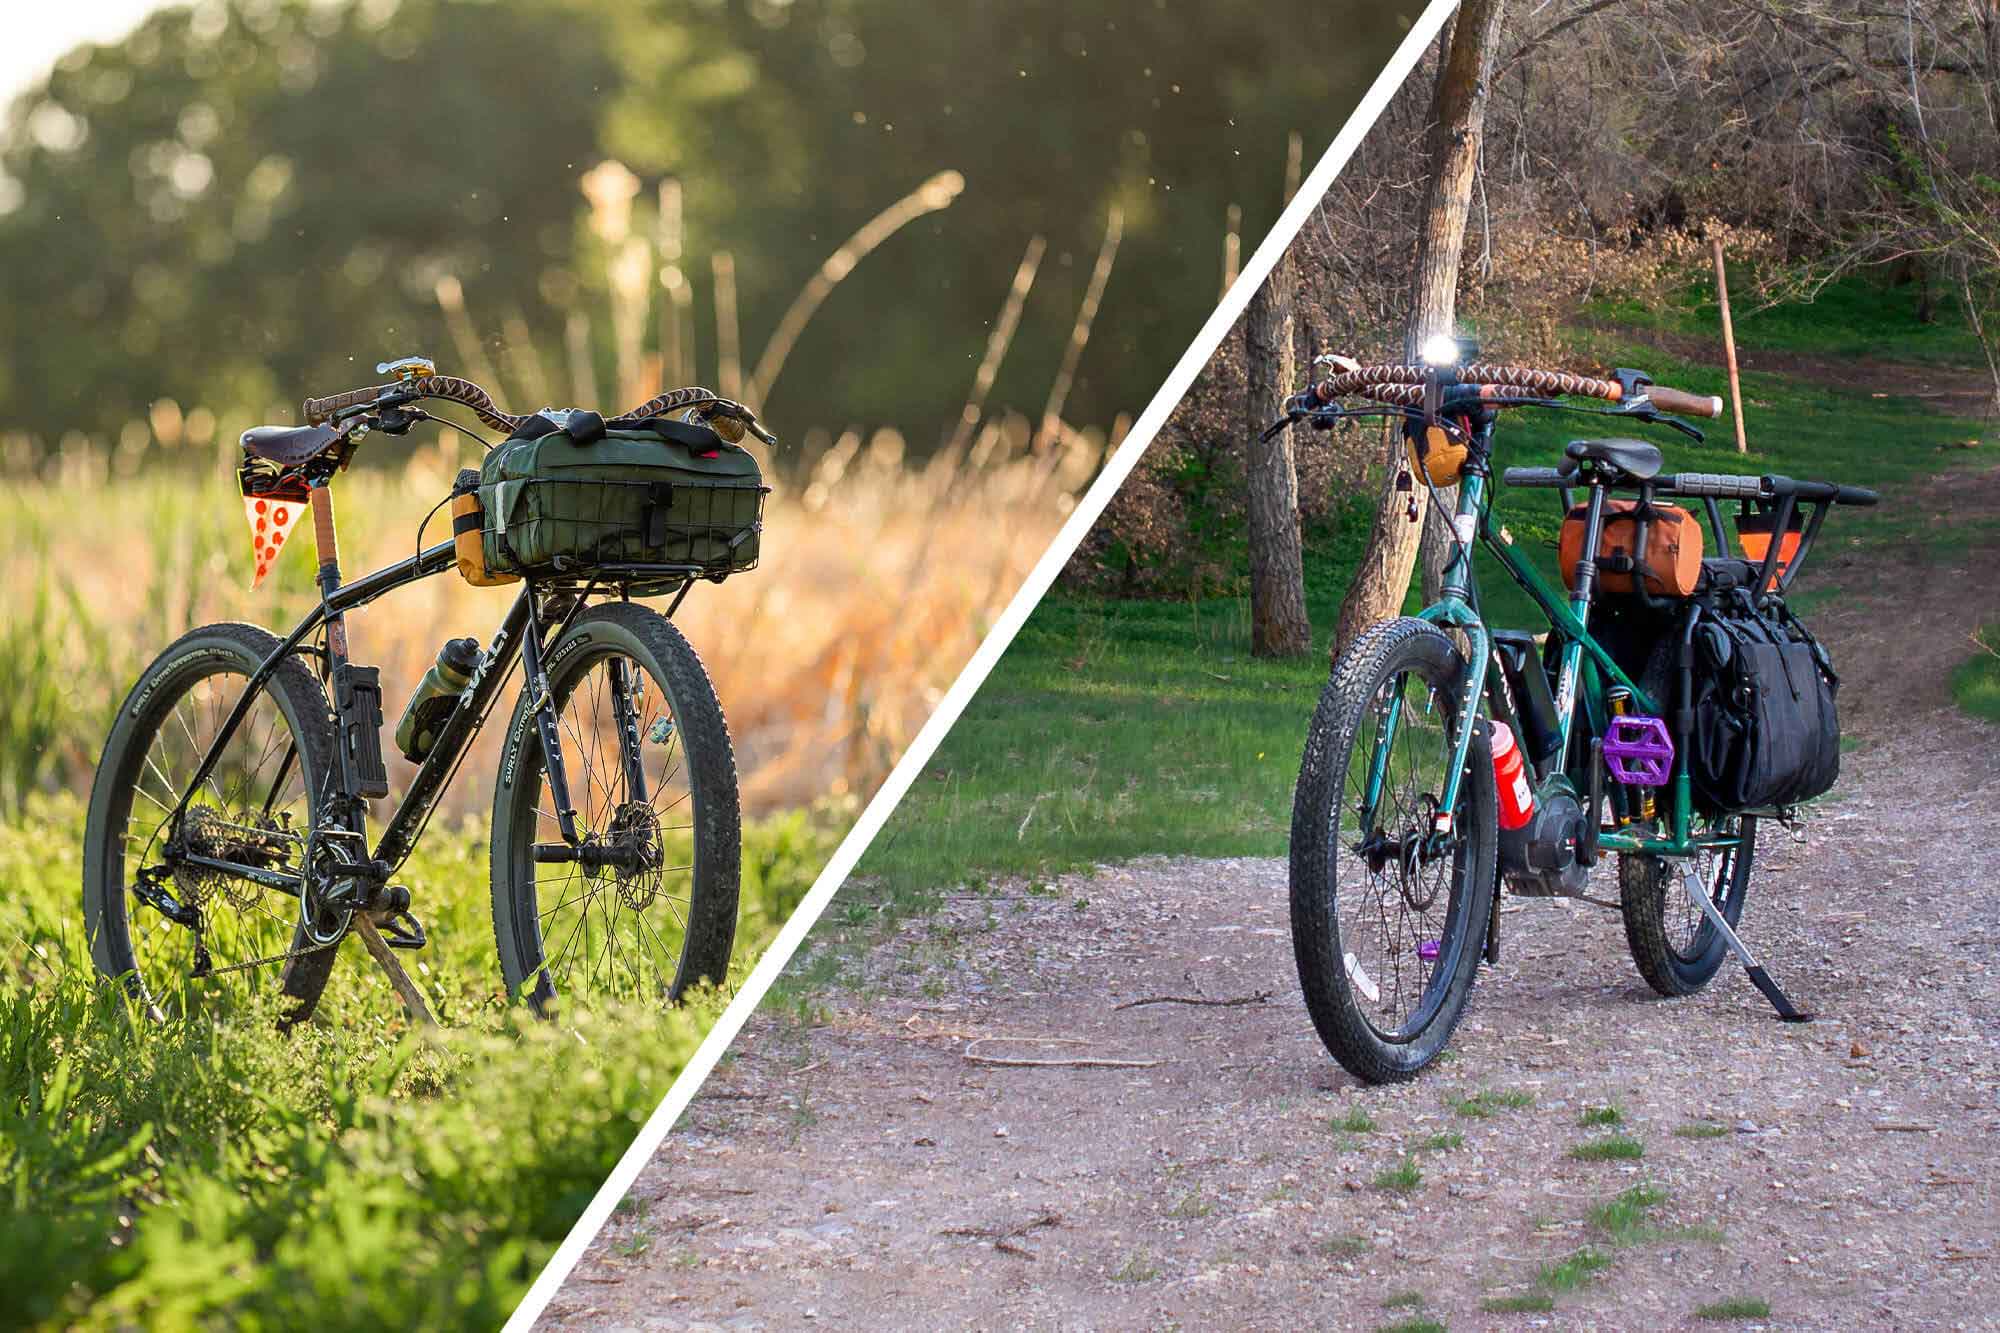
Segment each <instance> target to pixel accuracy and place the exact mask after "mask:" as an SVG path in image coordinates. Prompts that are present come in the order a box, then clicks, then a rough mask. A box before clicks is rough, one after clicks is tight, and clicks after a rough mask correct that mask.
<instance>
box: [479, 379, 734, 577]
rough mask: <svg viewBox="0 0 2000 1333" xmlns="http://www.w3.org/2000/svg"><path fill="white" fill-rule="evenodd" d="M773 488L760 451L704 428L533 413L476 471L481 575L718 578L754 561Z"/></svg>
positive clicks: (576, 414)
mask: <svg viewBox="0 0 2000 1333" xmlns="http://www.w3.org/2000/svg"><path fill="white" fill-rule="evenodd" d="M558 418H560V420H558ZM769 491H770V488H769V487H767V486H765V485H764V478H763V473H762V471H761V469H759V467H758V466H757V459H756V457H755V456H754V455H753V454H751V453H750V452H749V451H748V450H747V449H743V448H740V447H739V446H737V445H733V444H730V443H729V442H727V441H726V440H724V439H723V438H722V437H721V436H719V435H717V434H716V433H715V432H714V431H712V430H710V429H709V428H708V427H706V426H701V425H695V424H693V423H690V422H684V421H672V420H668V419H666V418H661V417H656V418H654V419H652V420H650V421H646V422H641V423H639V424H636V425H632V426H619V427H617V428H615V429H606V428H605V426H604V421H603V418H602V417H600V416H598V415H597V414H596V413H595V412H569V413H538V414H536V415H535V416H533V417H530V418H529V419H528V421H527V422H525V423H523V425H522V426H521V428H520V429H519V430H518V431H516V432H515V434H514V435H513V436H511V437H509V438H508V439H507V440H505V441H504V442H502V443H501V444H499V445H498V446H496V447H495V448H494V449H493V451H492V452H491V453H489V454H487V456H486V461H485V464H484V465H483V466H482V467H481V468H480V470H479V508H480V544H481V549H482V554H483V555H484V563H485V566H486V573H487V574H488V575H489V576H490V575H496V574H520V575H530V576H534V577H537V578H541V577H549V576H557V577H574V578H581V579H591V578H594V579H598V580H600V581H602V582H605V583H612V584H619V585H622V586H626V587H628V588H629V589H630V590H631V591H633V592H658V591H663V590H668V589H672V588H674V587H677V586H679V585H681V584H683V583H685V582H687V581H688V580H689V579H691V578H709V579H716V580H720V579H723V578H725V577H727V576H728V575H730V574H737V573H741V572H743V571H744V570H747V569H750V568H752V567H753V566H755V565H756V563H757V556H758V547H759V544H760V539H761V537H762V533H763V526H764V523H763V513H764V497H765V495H767V494H768V493H769Z"/></svg>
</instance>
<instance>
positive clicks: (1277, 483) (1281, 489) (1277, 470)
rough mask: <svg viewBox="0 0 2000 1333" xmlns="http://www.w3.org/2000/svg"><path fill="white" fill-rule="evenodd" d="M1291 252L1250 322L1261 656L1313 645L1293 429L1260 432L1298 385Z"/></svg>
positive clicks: (1253, 605)
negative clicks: (1267, 434) (1269, 433)
mask: <svg viewBox="0 0 2000 1333" xmlns="http://www.w3.org/2000/svg"><path fill="white" fill-rule="evenodd" d="M1295 284H1296V277H1295V275H1294V273H1293V269H1292V261H1291V259H1290V257H1289V256H1287V257H1286V258H1285V259H1283V260H1281V261H1280V262H1279V264H1278V266H1277V267H1276V268H1275V269H1273V270H1271V275H1270V276H1269V277H1268V278H1266V279H1265V280H1264V282H1263V284H1262V285H1261V286H1260V287H1258V288H1257V291H1256V293H1255V294H1254V295H1252V296H1251V298H1250V308H1249V310H1248V311H1247V312H1246V313H1245V317H1244V322H1243V351H1244V360H1245V361H1246V362H1247V363H1248V368H1249V372H1250V374H1249V379H1250V389H1249V394H1248V396H1247V397H1248V402H1247V404H1246V406H1247V409H1248V416H1249V426H1250V429H1251V431H1252V432H1253V433H1252V435H1251V436H1250V469H1249V471H1250V475H1249V477H1248V478H1247V479H1246V480H1247V483H1248V490H1249V499H1250V652H1251V654H1252V655H1253V656H1256V657H1298V656H1302V655H1304V654H1306V653H1309V652H1311V651H1312V622H1311V621H1310V620H1309V619H1307V616H1306V583H1305V563H1304V557H1303V554H1302V553H1301V551H1300V549H1299V476H1298V469H1297V467H1296V466H1295V465H1294V463H1293V459H1292V433H1291V432H1290V431H1288V430H1286V431H1280V432H1278V434H1277V435H1275V436H1273V437H1272V438H1271V439H1269V440H1263V439H1259V438H1258V436H1259V435H1260V434H1261V433H1262V431H1263V428H1264V426H1265V424H1266V423H1268V422H1272V421H1276V420H1277V419H1278V418H1279V417H1280V416H1282V415H1284V401H1285V395H1286V394H1287V393H1289V392H1290V391H1291V389H1292V387H1293V380H1294V378H1295V372H1294V369H1293V355H1292V338H1293V325H1292V289H1293V287H1294V286H1295Z"/></svg>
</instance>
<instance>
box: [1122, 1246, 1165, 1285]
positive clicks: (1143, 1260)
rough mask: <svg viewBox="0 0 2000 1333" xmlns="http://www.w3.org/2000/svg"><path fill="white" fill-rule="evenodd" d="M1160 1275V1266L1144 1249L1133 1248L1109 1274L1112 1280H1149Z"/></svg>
mask: <svg viewBox="0 0 2000 1333" xmlns="http://www.w3.org/2000/svg"><path fill="white" fill-rule="evenodd" d="M1159 1275H1160V1266H1159V1265H1158V1264H1157V1263H1155V1262H1153V1256H1152V1255H1150V1254H1148V1253H1146V1252H1145V1251H1144V1250H1133V1251H1132V1252H1131V1253H1129V1254H1127V1255H1126V1256H1125V1262H1124V1263H1122V1264H1120V1265H1119V1266H1118V1267H1117V1268H1116V1269H1115V1270H1113V1271H1112V1273H1111V1274H1110V1278H1111V1280H1112V1281H1113V1282H1151V1281H1152V1280H1153V1279H1154V1278H1156V1277H1158V1276H1159Z"/></svg>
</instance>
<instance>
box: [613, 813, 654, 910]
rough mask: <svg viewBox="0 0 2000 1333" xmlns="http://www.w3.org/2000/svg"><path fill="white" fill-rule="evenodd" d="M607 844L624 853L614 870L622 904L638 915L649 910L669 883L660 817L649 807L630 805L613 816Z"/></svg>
mask: <svg viewBox="0 0 2000 1333" xmlns="http://www.w3.org/2000/svg"><path fill="white" fill-rule="evenodd" d="M606 841H607V842H609V843H610V844H611V846H612V847H614V848H616V849H617V850H618V852H619V853H620V854H621V855H620V861H621V864H620V865H618V867H617V869H616V870H615V871H614V882H615V883H616V884H617V886H618V899H619V901H620V902H622V903H624V904H625V905H626V906H627V907H629V908H631V909H632V910H633V911H635V912H643V911H645V910H646V909H647V908H648V907H651V906H652V905H653V899H655V898H657V897H659V894H660V890H661V888H662V887H664V885H665V883H666V872H665V870H663V869H662V868H661V863H662V862H663V861H664V860H665V859H666V858H665V857H664V856H663V855H661V841H660V816H659V814H658V813H657V812H656V811H655V810H654V809H653V808H652V807H651V806H649V805H641V804H639V803H637V802H635V801H628V802H626V803H625V804H623V805H621V806H619V807H618V812H617V813H616V814H614V815H613V816H612V817H611V827H610V829H609V830H608V831H607V834H606Z"/></svg>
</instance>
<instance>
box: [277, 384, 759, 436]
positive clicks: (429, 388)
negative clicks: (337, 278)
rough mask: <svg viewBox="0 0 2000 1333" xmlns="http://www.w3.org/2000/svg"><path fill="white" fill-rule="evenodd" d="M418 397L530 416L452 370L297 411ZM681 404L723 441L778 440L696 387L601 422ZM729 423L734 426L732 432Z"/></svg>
mask: <svg viewBox="0 0 2000 1333" xmlns="http://www.w3.org/2000/svg"><path fill="white" fill-rule="evenodd" d="M422 400H442V401H445V402H453V403H458V404H459V405H460V406H463V407H467V408H470V409H471V410H472V413H473V415H474V416H477V417H478V418H479V419H480V420H481V421H483V422H485V423H486V424H487V425H488V426H491V427H492V428H493V429H494V430H500V431H506V432H508V433H510V434H511V433H512V432H514V431H516V430H518V429H520V426H521V423H522V422H524V421H526V420H527V419H528V418H527V416H526V415H516V414H514V413H512V412H504V411H502V410H501V409H500V407H499V405H498V404H497V403H495V402H494V401H493V395H492V394H490V393H488V392H487V391H486V390H485V389H482V388H481V387H480V386H479V385H477V384H474V383H473V382H472V381H471V380H468V379H460V378H459V377H458V376H456V375H418V376H415V377H414V378H410V379H400V380H395V381H392V382H391V383H388V384H375V385H369V386H365V387H363V388H359V389H349V390H347V391H346V392H344V393H335V394H328V395H327V396H326V397H324V398H308V399H306V401H305V403H304V405H303V407H302V408H301V411H302V413H303V415H304V416H305V419H306V421H307V422H308V423H309V424H312V425H320V424H323V423H327V422H332V421H334V420H336V419H337V418H342V417H347V416H353V415H358V414H360V413H364V412H370V411H374V410H376V409H378V408H384V407H395V406H398V405H401V404H404V403H414V402H418V401H422ZM682 409H692V410H693V411H695V412H696V413H697V414H698V415H700V416H701V417H703V418H704V419H705V420H707V421H708V423H709V425H711V426H713V427H715V429H716V433H717V434H719V435H721V436H722V438H724V439H725V440H731V441H734V440H739V439H741V438H743V432H744V431H745V430H747V431H749V432H750V433H751V434H753V435H755V436H756V437H757V438H758V439H760V440H762V441H763V442H764V443H766V444H769V445H775V444H777V442H778V439H777V437H776V436H775V435H772V434H771V433H770V432H769V431H767V430H765V429H764V428H763V427H762V426H760V425H759V424H758V423H757V414H756V413H754V412H752V411H751V410H750V409H749V408H747V407H745V406H744V405H743V404H741V403H739V402H735V401H733V400H732V399H728V398H724V397H722V396H720V395H719V394H716V393H713V392H711V391H709V390H707V389H703V388H699V387H689V388H684V389H669V390H667V391H666V392H665V393H661V394H656V395H654V396H653V397H651V398H648V399H647V400H646V401H645V402H643V403H641V404H640V405H639V406H637V407H635V408H633V409H632V410H631V411H629V412H621V413H620V414H619V415H617V416H615V417H607V418H606V419H605V422H604V424H605V425H607V426H628V425H632V424H634V423H636V422H640V421H645V420H648V419H649V418H652V417H657V416H664V415H666V414H667V413H669V412H675V411H680V410H682ZM731 427H734V430H733V431H732V430H731V429H730V428H731Z"/></svg>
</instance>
